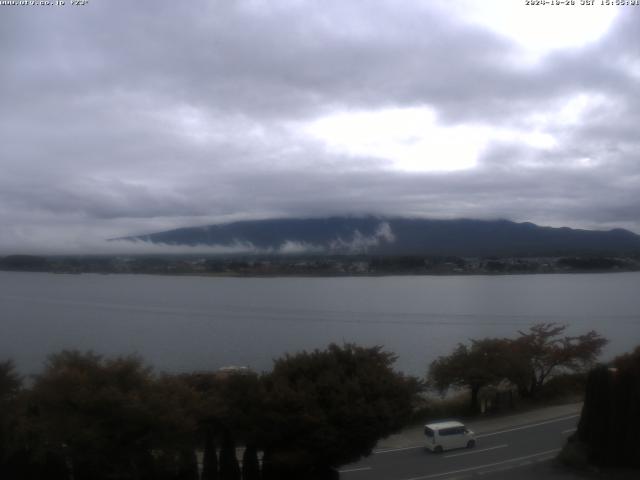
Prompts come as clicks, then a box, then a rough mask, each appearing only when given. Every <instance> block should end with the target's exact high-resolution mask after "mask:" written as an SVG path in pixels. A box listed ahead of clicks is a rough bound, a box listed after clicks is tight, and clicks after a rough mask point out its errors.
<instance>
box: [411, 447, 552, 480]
mask: <svg viewBox="0 0 640 480" xmlns="http://www.w3.org/2000/svg"><path fill="white" fill-rule="evenodd" d="M559 451H560V449H559V448H554V449H553V450H546V451H544V452H538V453H533V454H531V455H525V456H523V457H516V458H510V459H508V460H503V461H501V462H494V463H487V464H485V465H477V466H475V467H469V468H463V469H461V470H452V471H451V472H443V473H433V474H431V475H424V476H422V477H411V478H407V479H406V480H426V479H428V478H437V477H444V476H446V475H455V474H456V473H464V472H472V471H474V470H480V469H481V468H490V467H496V466H498V465H504V464H505V463H513V462H518V461H520V460H526V459H528V458H533V457H539V456H542V455H549V454H551V453H557V452H559Z"/></svg>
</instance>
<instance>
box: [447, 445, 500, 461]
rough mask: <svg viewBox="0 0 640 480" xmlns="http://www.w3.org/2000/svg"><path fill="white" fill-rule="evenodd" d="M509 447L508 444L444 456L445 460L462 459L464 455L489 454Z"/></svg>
mask: <svg viewBox="0 0 640 480" xmlns="http://www.w3.org/2000/svg"><path fill="white" fill-rule="evenodd" d="M508 446H509V445H507V444H506V443H505V444H504V445H497V446H495V447H487V448H481V449H473V450H470V451H468V452H463V453H454V454H453V455H444V457H443V458H453V457H461V456H463V455H473V454H474V453H480V452H487V451H489V450H495V449H497V448H505V447H508Z"/></svg>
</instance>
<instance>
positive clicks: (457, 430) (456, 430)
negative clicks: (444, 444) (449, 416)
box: [440, 427, 464, 436]
mask: <svg viewBox="0 0 640 480" xmlns="http://www.w3.org/2000/svg"><path fill="white" fill-rule="evenodd" d="M440 435H442V436H447V435H464V427H452V428H443V429H442V430H440Z"/></svg>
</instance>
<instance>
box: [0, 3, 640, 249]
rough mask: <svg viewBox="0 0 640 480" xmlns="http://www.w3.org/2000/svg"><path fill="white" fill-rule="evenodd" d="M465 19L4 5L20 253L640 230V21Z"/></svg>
mask: <svg viewBox="0 0 640 480" xmlns="http://www.w3.org/2000/svg"><path fill="white" fill-rule="evenodd" d="M67 3H70V2H67ZM463 3H464V2H463ZM467 3H468V5H467V7H468V8H462V7H453V6H451V5H449V4H450V2H444V1H442V2H441V1H426V0H423V1H415V2H410V3H402V4H399V3H398V2H394V1H391V0H367V1H362V2H344V1H339V0H327V1H323V2H320V3H313V2H302V1H297V0H287V1H282V2H276V4H274V3H273V2H262V1H257V0H238V1H223V0H215V1H204V0H202V1H193V2H189V3H188V5H187V4H186V3H182V2H174V1H157V0H154V1H137V2H127V1H123V0H109V1H106V0H92V1H91V2H89V4H88V5H87V6H85V7H71V6H70V5H66V6H65V7H32V6H0V55H1V58H2V66H1V67H0V68H1V69H2V78H3V84H2V88H1V89H0V105H2V109H0V142H1V144H2V150H1V151H0V223H1V225H2V228H0V252H15V251H18V250H21V251H34V252H35V251H67V250H68V251H80V250H86V251H99V250H100V249H101V248H109V247H107V246H106V244H103V243H102V239H104V238H109V237H116V236H123V235H128V234H138V233H145V232H152V231H159V230H164V229H169V228H175V227H180V226H190V225H199V224H203V225H204V224H209V223H215V222H220V221H230V220H239V219H253V218H267V217H290V216H297V217H300V216H324V215H331V214H369V213H373V214H382V215H410V216H422V217H433V218H453V217H475V218H498V217H503V218H509V219H512V220H516V221H525V220H529V221H534V222H536V223H539V224H546V225H569V226H572V227H587V228H603V229H604V228H611V227H613V226H619V227H625V228H630V229H631V230H634V231H636V232H639V231H640V213H639V212H640V195H638V192H639V191H640V162H639V161H638V160H639V159H640V136H639V135H638V132H637V129H638V125H640V118H639V117H640V95H638V83H639V82H640V54H639V52H640V51H639V50H638V48H637V45H638V44H639V42H640V33H639V32H640V29H639V28H637V27H638V25H640V8H631V7H629V8H625V7H614V8H613V9H611V8H609V9H608V10H606V9H605V10H593V11H590V10H585V8H586V7H580V6H576V7H575V9H574V10H573V11H572V13H570V14H569V16H568V17H566V18H568V19H570V20H571V21H570V22H565V23H564V24H561V23H558V20H559V19H562V18H561V15H567V13H566V12H565V13H561V12H560V10H559V9H555V10H554V9H553V8H551V7H549V8H546V10H537V11H536V12H535V14H534V13H533V12H532V11H531V10H526V7H525V6H524V5H518V6H517V7H514V6H513V3H514V2H510V3H511V6H508V5H507V2H503V1H500V0H495V1H487V2H475V3H476V4H477V3H482V4H483V5H484V6H483V7H482V8H484V10H482V9H480V10H478V9H479V8H480V7H478V6H477V5H475V6H474V2H467ZM516 3H519V2H516ZM508 8H510V9H511V10H510V11H509V12H510V13H509V15H510V16H509V22H502V23H501V21H502V20H501V18H503V16H504V15H506V14H505V12H507V10H506V9H508ZM529 8H531V7H529ZM595 8H599V7H595ZM518 22H521V25H520V26H519V28H520V32H521V33H520V34H518V33H517V32H516V34H513V33H512V32H511V30H509V28H512V27H511V26H513V25H515V27H518ZM554 22H555V23H554ZM510 25H511V26H510ZM554 25H555V27H554ZM516 30H517V28H516ZM536 35H537V36H536ZM550 38H551V39H552V40H554V39H555V41H549V39H550ZM545 39H546V40H545ZM292 248H293V246H292Z"/></svg>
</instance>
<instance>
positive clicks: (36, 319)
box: [0, 272, 640, 375]
mask: <svg viewBox="0 0 640 480" xmlns="http://www.w3.org/2000/svg"><path fill="white" fill-rule="evenodd" d="M541 321H545V322H560V323H564V324H567V325H569V330H568V331H569V333H571V334H579V333H584V332H586V331H588V330H591V329H595V330H597V331H598V332H600V333H601V334H602V335H604V336H605V337H607V338H608V339H609V340H610V344H609V345H608V346H607V348H606V351H605V355H604V357H603V358H604V359H606V358H610V357H612V356H614V355H616V354H619V353H622V352H625V351H628V350H631V349H632V348H633V347H634V346H636V345H638V344H640V273H617V274H584V275H582V274H571V275H510V276H448V277H438V276H403V277H364V278H363V277H360V278H354V277H351V278H207V277H168V276H167V277H165V276H148V275H56V274H46V273H11V272H0V360H2V359H5V358H12V359H13V360H14V361H15V362H16V364H17V366H18V369H19V370H20V371H21V372H23V373H36V372H38V371H39V370H40V369H41V367H42V363H43V361H44V359H45V358H46V356H47V355H48V354H49V353H52V352H56V351H59V350H61V349H65V348H76V349H83V350H84V349H92V350H94V351H96V352H98V353H103V354H129V353H138V354H140V355H142V356H143V357H144V358H145V359H146V360H147V361H148V362H149V363H151V364H152V365H154V366H155V367H156V368H157V369H158V370H167V371H173V372H175V371H184V370H194V369H215V368H218V367H221V366H225V365H247V366H250V367H252V368H254V369H256V370H259V371H260V370H267V369H269V368H270V366H271V363H272V359H273V358H275V357H277V356H280V355H282V354H283V353H285V352H296V351H299V350H303V349H313V348H323V347H325V346H326V345H327V344H328V343H330V342H339V343H342V342H356V343H358V344H361V345H367V346H370V345H384V346H385V348H386V349H388V350H391V351H393V352H395V353H396V354H397V355H398V361H397V364H396V366H397V368H398V369H400V370H403V371H405V372H407V373H412V374H416V375H422V374H423V373H424V372H425V371H426V368H427V365H428V364H429V362H430V361H431V360H433V359H434V358H436V357H437V356H438V355H443V354H447V353H449V351H450V350H451V349H452V348H453V347H454V346H455V344H456V343H457V342H464V341H467V340H468V339H470V338H480V337H484V336H515V335H517V332H518V330H519V329H526V328H527V327H528V326H529V325H532V324H534V323H536V322H541Z"/></svg>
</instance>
